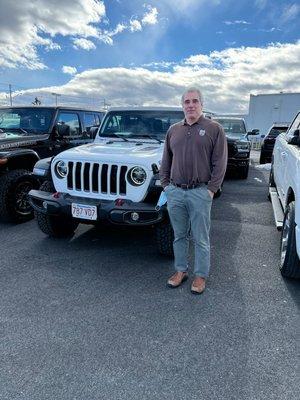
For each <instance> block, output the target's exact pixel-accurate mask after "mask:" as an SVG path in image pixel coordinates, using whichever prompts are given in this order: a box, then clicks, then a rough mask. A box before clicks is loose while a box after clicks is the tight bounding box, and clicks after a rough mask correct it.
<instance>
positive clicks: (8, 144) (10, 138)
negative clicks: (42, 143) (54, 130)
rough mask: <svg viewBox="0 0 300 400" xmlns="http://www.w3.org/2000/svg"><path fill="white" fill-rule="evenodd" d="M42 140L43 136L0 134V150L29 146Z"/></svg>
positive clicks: (13, 133) (12, 133)
mask: <svg viewBox="0 0 300 400" xmlns="http://www.w3.org/2000/svg"><path fill="white" fill-rule="evenodd" d="M44 138H45V135H43V134H42V135H37V134H34V135H24V134H22V133H18V132H0V150H6V149H11V148H14V147H26V146H30V145H33V144H35V143H37V141H38V140H41V139H44Z"/></svg>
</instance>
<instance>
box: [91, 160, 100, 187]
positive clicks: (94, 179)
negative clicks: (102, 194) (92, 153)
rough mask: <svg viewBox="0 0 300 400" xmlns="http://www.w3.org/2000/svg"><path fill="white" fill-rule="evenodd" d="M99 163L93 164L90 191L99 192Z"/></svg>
mask: <svg viewBox="0 0 300 400" xmlns="http://www.w3.org/2000/svg"><path fill="white" fill-rule="evenodd" d="M98 175H99V164H94V166H93V170H92V191H93V192H99V183H98V182H99V179H98Z"/></svg>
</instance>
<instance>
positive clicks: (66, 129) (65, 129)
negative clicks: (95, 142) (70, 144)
mask: <svg viewBox="0 0 300 400" xmlns="http://www.w3.org/2000/svg"><path fill="white" fill-rule="evenodd" d="M55 127H56V132H57V134H58V136H59V137H61V138H63V137H66V136H70V126H69V125H66V124H56V125H55Z"/></svg>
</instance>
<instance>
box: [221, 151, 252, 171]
mask: <svg viewBox="0 0 300 400" xmlns="http://www.w3.org/2000/svg"><path fill="white" fill-rule="evenodd" d="M249 160H250V155H249V154H248V153H244V155H243V156H242V157H241V156H240V155H239V156H237V157H228V161H227V169H236V168H242V167H247V165H249Z"/></svg>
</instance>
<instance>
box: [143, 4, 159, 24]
mask: <svg viewBox="0 0 300 400" xmlns="http://www.w3.org/2000/svg"><path fill="white" fill-rule="evenodd" d="M147 8H148V12H146V13H145V14H144V16H143V18H142V25H155V24H157V22H158V20H157V17H158V11H157V8H156V7H151V6H147Z"/></svg>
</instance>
